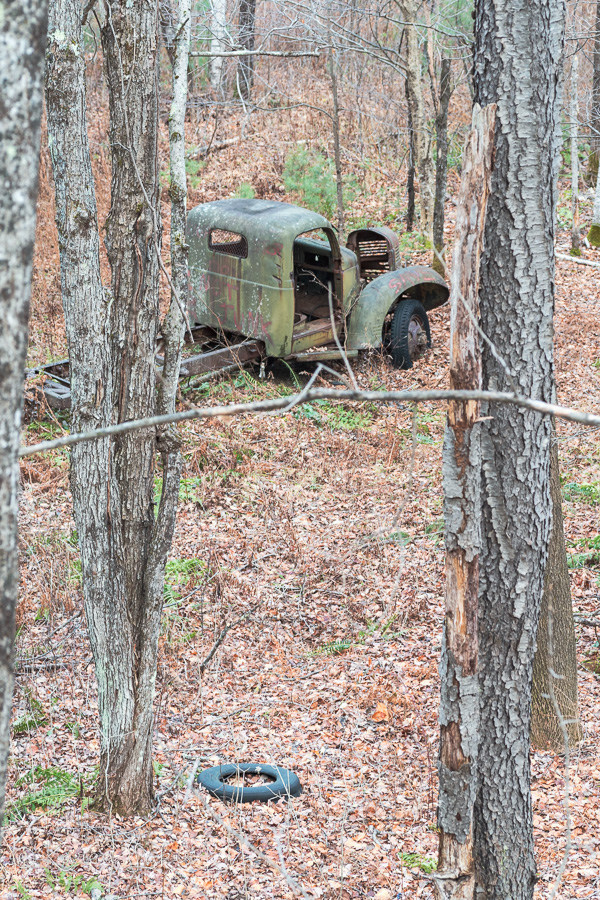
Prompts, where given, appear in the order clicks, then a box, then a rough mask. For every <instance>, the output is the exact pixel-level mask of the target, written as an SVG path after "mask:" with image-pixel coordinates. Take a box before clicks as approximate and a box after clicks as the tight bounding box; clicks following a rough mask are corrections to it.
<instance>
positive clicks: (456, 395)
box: [19, 388, 600, 457]
mask: <svg viewBox="0 0 600 900" xmlns="http://www.w3.org/2000/svg"><path fill="white" fill-rule="evenodd" d="M313 400H345V401H350V402H358V403H364V402H368V403H436V402H442V401H447V400H459V401H460V400H462V401H468V400H476V401H481V402H486V401H487V402H489V403H502V404H507V405H508V406H516V407H519V408H521V409H530V410H532V411H533V412H538V413H541V414H542V415H544V416H556V417H557V418H558V419H565V420H567V421H568V422H579V423H580V424H581V425H588V426H591V427H593V428H597V427H599V426H600V415H596V414H595V413H586V412H580V411H579V410H576V409H571V408H570V407H568V406H559V405H558V404H556V403H545V402H544V401H543V400H533V399H531V398H528V397H519V396H518V395H517V394H507V393H503V392H502V391H448V390H439V391H357V390H346V391H338V390H335V389H333V388H314V389H312V390H309V391H302V392H301V393H299V394H291V395H289V396H287V397H278V398H275V399H273V400H257V401H255V402H253V403H232V404H231V405H230V406H213V407H205V408H193V409H186V410H184V411H183V412H178V413H173V414H172V415H168V416H152V417H151V418H148V419H136V420H132V421H130V422H122V423H121V424H120V425H110V426H109V427H107V428H97V429H96V430H95V431H86V432H83V433H82V434H69V435H66V436H65V437H62V438H56V440H53V441H42V442H41V443H39V444H30V445H29V446H27V445H25V446H22V447H21V449H20V450H19V456H20V457H25V456H33V454H35V453H45V452H47V451H48V450H58V449H60V448H62V447H70V446H72V445H73V444H80V443H81V442H82V441H96V440H99V439H100V438H104V437H110V436H111V435H114V434H124V433H126V432H128V431H135V430H137V429H138V428H156V427H157V426H159V425H167V424H170V423H172V422H173V423H174V422H185V421H186V420H188V419H216V418H218V417H222V418H226V417H230V416H239V415H244V414H246V413H270V412H280V411H283V412H285V411H287V409H291V408H292V407H294V406H297V405H298V404H301V403H310V402H312V401H313Z"/></svg>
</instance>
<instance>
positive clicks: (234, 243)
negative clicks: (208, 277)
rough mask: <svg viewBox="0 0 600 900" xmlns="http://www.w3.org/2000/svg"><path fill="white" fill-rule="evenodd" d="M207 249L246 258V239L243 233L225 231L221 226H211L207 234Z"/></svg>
mask: <svg viewBox="0 0 600 900" xmlns="http://www.w3.org/2000/svg"><path fill="white" fill-rule="evenodd" d="M208 249H209V250H214V251H216V252H217V253H226V254H227V255H228V256H237V257H238V258H239V259H247V258H248V241H247V240H246V238H245V237H244V235H243V234H238V233H237V232H236V231H225V230H224V229H223V228H212V229H211V230H210V232H209V234H208Z"/></svg>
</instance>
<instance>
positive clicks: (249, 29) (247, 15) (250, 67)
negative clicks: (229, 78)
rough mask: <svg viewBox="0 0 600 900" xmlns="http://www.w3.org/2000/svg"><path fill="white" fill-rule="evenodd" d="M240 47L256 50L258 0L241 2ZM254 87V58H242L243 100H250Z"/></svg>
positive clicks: (239, 69)
mask: <svg viewBox="0 0 600 900" xmlns="http://www.w3.org/2000/svg"><path fill="white" fill-rule="evenodd" d="M239 21H240V47H242V48H243V49H244V50H254V40H255V33H256V32H255V24H256V0H240V20H239ZM253 85H254V57H253V56H242V57H240V61H239V63H238V90H239V92H240V97H241V98H242V99H243V100H249V99H250V97H251V95H252V87H253Z"/></svg>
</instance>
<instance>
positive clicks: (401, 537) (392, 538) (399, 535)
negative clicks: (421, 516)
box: [386, 531, 412, 547]
mask: <svg viewBox="0 0 600 900" xmlns="http://www.w3.org/2000/svg"><path fill="white" fill-rule="evenodd" d="M411 541H412V537H411V535H410V534H409V533H408V531H392V532H391V533H390V534H388V536H387V538H386V542H389V543H392V544H402V545H403V546H404V547H406V546H408V544H410V542H411Z"/></svg>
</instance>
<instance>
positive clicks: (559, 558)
mask: <svg viewBox="0 0 600 900" xmlns="http://www.w3.org/2000/svg"><path fill="white" fill-rule="evenodd" d="M550 494H551V497H552V533H551V537H550V547H549V551H548V562H547V563H546V573H545V577H544V593H543V596H542V607H541V610H540V622H539V626H538V632H537V650H536V652H535V659H534V662H533V688H532V708H531V742H532V744H533V745H534V747H539V748H541V749H546V748H547V747H550V748H551V749H552V750H555V751H557V752H562V751H564V749H565V746H564V744H565V742H564V734H563V729H562V727H561V723H560V721H559V718H558V716H557V714H556V709H555V707H554V703H553V702H552V698H551V694H550V685H549V680H550V678H553V675H552V672H555V673H556V675H557V676H558V677H554V693H555V696H556V701H557V703H558V706H559V708H560V712H561V715H562V717H563V719H564V725H565V727H566V729H567V735H568V739H569V745H570V746H571V747H574V746H575V744H577V743H578V742H579V741H580V740H581V738H582V731H581V724H580V722H579V713H578V709H577V654H576V643H575V623H574V622H573V606H572V601H571V582H570V581H569V569H568V567H567V551H566V546H565V532H564V528H563V513H562V491H561V487H560V471H559V464H558V445H557V443H556V441H555V440H553V442H552V451H551V456H550ZM549 615H551V616H552V636H553V640H552V653H551V654H550V645H549V640H548V617H549Z"/></svg>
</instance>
